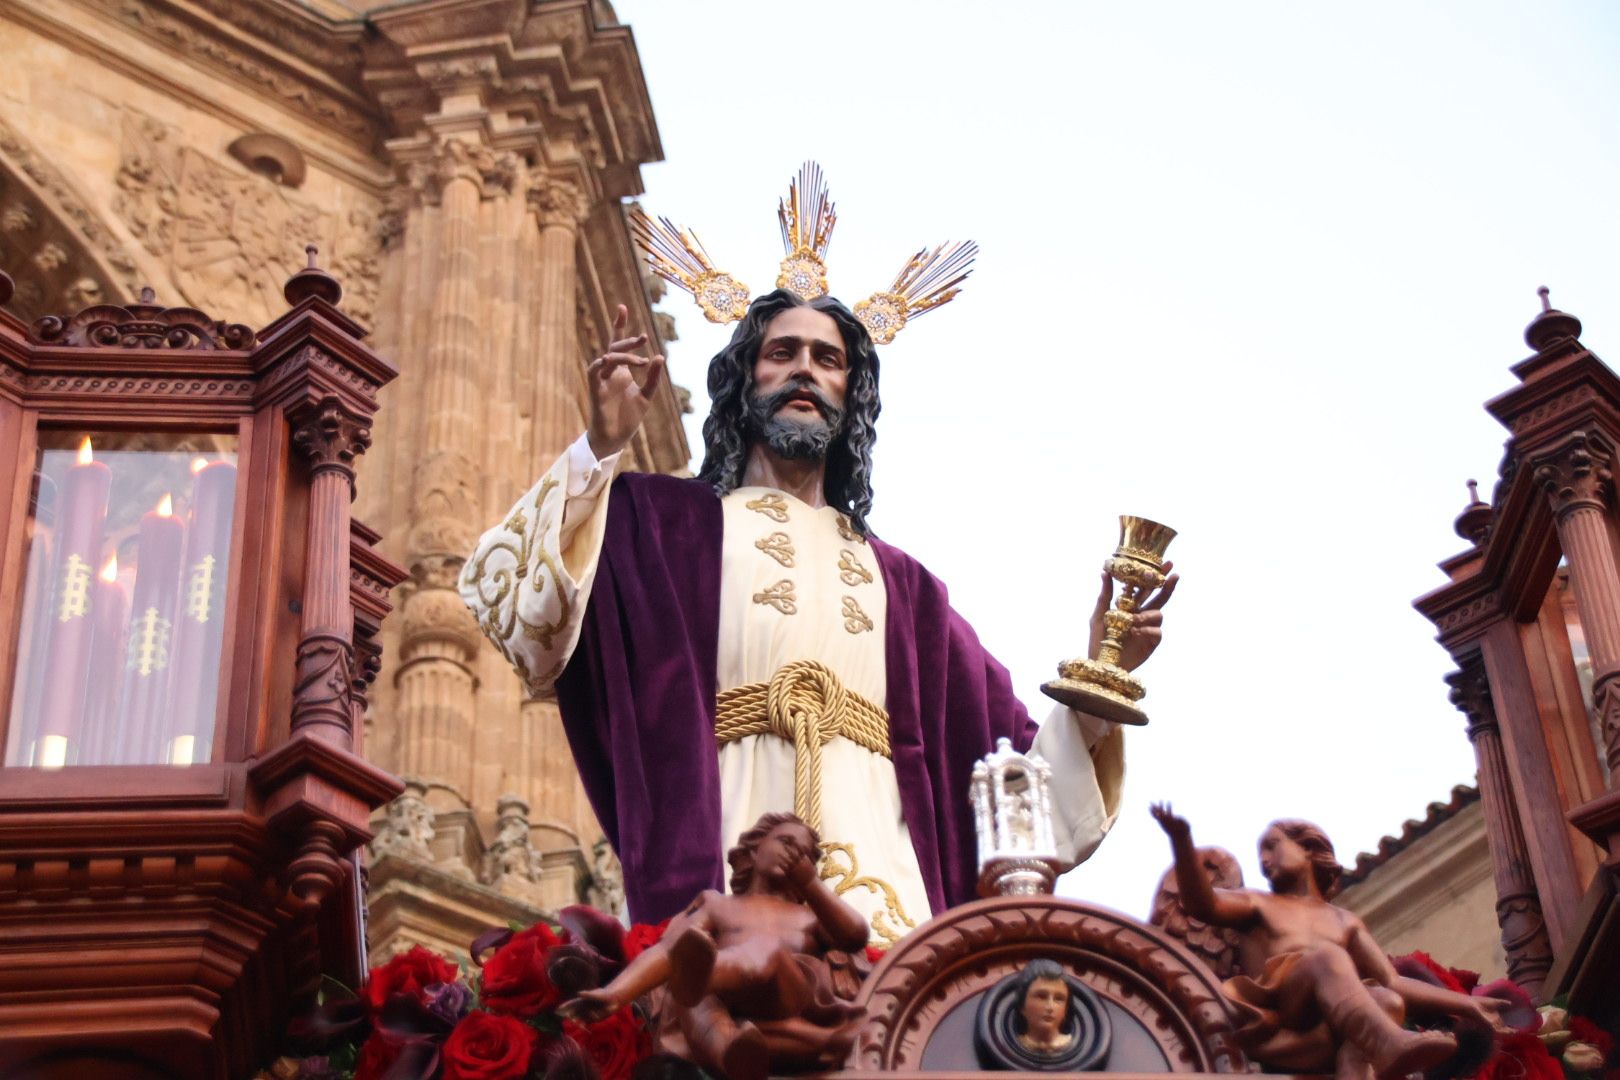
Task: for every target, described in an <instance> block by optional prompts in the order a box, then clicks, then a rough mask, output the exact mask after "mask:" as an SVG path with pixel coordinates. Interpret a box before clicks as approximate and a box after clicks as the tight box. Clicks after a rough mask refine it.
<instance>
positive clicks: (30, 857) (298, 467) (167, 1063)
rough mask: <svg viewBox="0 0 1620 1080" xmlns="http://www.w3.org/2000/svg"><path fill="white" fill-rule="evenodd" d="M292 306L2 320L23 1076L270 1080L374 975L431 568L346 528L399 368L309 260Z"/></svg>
mask: <svg viewBox="0 0 1620 1080" xmlns="http://www.w3.org/2000/svg"><path fill="white" fill-rule="evenodd" d="M12 291H13V284H12V281H11V280H10V279H9V278H7V277H5V276H4V275H3V274H0V309H3V306H4V303H5V302H6V301H8V300H9V299H10V297H11V295H12ZM285 295H286V299H287V303H288V305H289V310H288V311H287V312H286V313H285V314H284V315H282V316H281V317H280V318H279V319H277V320H276V321H275V322H273V323H271V324H270V325H268V326H266V327H264V328H263V329H261V330H257V331H255V330H252V329H250V328H248V327H245V326H239V325H232V324H227V323H224V322H220V321H216V320H214V319H212V318H211V317H210V316H208V315H205V314H204V313H203V312H201V311H197V310H193V309H190V308H165V307H163V306H162V305H160V304H158V303H156V302H155V301H154V298H153V296H152V294H151V292H150V290H147V291H145V292H144V294H143V296H142V297H141V299H140V301H139V302H138V303H133V304H128V305H125V306H117V305H107V304H104V305H98V306H95V307H91V308H87V309H85V310H84V311H80V312H78V313H76V314H70V315H67V316H60V317H59V316H48V317H46V318H42V319H39V320H38V321H36V322H34V323H33V324H32V325H31V326H28V325H24V324H23V323H21V322H20V321H19V320H17V319H15V318H14V317H12V316H11V315H10V314H9V313H7V312H6V311H4V310H0V477H5V478H7V480H8V482H9V487H8V488H5V489H4V490H3V491H0V657H3V658H4V663H3V664H0V702H4V703H5V704H6V710H5V712H4V713H3V714H0V715H3V716H4V718H5V719H4V724H3V727H0V732H3V741H0V745H3V748H4V758H3V759H0V958H3V962H0V1075H4V1076H7V1077H88V1076H95V1077H98V1078H117V1077H173V1076H197V1077H236V1076H244V1075H248V1074H249V1073H250V1072H251V1071H252V1069H253V1067H255V1066H256V1065H257V1064H259V1063H261V1062H262V1061H264V1060H265V1059H266V1058H267V1057H268V1056H269V1055H270V1054H271V1052H272V1051H273V1049H274V1047H275V1045H276V1044H277V1042H278V1041H279V1039H280V1037H281V1033H282V1032H283V1030H284V1028H285V1026H286V1022H287V1019H288V1017H289V1016H290V1015H292V1014H293V1013H295V1012H296V1011H298V1010H299V1009H301V1008H304V1007H307V1005H308V1003H309V1002H310V1001H311V1000H312V998H313V995H314V993H315V991H316V989H317V987H318V986H319V984H320V982H321V980H322V978H323V976H332V977H334V978H336V979H339V980H341V981H342V982H344V983H346V984H348V985H357V984H358V982H359V980H360V978H361V977H362V976H363V973H364V971H365V941H364V937H363V933H362V928H361V917H362V910H363V909H362V903H361V881H360V870H359V866H360V864H359V862H358V860H357V856H356V852H357V849H358V848H359V847H360V845H362V844H363V843H364V841H365V840H366V839H368V837H369V833H368V831H367V819H368V818H369V816H370V814H371V811H372V809H373V808H375V807H377V806H379V805H381V804H383V803H385V802H387V801H388V800H389V799H391V798H392V797H393V796H394V795H395V794H396V793H397V792H398V791H399V789H400V785H399V783H398V781H396V780H395V779H394V777H392V776H390V775H388V774H387V773H385V772H383V771H382V770H380V769H378V768H376V767H375V766H373V765H371V764H369V763H367V762H366V761H365V760H364V759H363V758H362V756H361V747H360V745H359V741H360V736H361V724H360V718H361V716H362V714H363V711H364V709H365V703H366V692H367V686H368V683H369V682H370V680H371V679H372V678H373V677H374V675H375V673H376V670H377V664H378V650H379V646H378V643H377V639H376V634H377V631H378V629H379V627H380V624H381V620H382V618H383V616H384V614H385V613H386V612H387V611H388V610H389V604H388V599H387V598H388V594H389V591H390V589H391V588H392V587H393V586H394V585H396V584H398V583H399V582H400V581H401V580H402V578H403V577H404V573H403V571H402V570H400V569H399V568H398V567H396V566H394V565H392V564H391V563H389V562H388V561H387V560H385V559H383V558H382V557H381V556H379V555H378V554H377V553H376V552H375V551H374V550H373V546H372V545H373V544H374V543H375V542H376V541H377V539H378V537H377V535H376V534H375V533H373V532H371V531H370V530H369V529H367V528H366V527H365V526H364V525H362V524H361V523H359V522H357V521H354V520H353V519H352V518H351V516H350V502H351V499H352V497H353V494H354V463H355V459H356V458H357V457H358V456H359V455H360V454H361V453H363V452H364V451H365V449H366V448H367V446H368V445H369V443H370V428H371V424H372V419H373V417H374V415H375V413H376V410H377V396H376V395H377V389H378V388H379V387H380V386H382V385H383V384H384V383H387V382H388V381H390V380H391V379H393V378H394V376H395V371H394V369H393V367H392V366H391V365H390V364H389V363H388V362H387V361H385V360H383V359H382V358H381V357H379V356H377V355H376V354H375V353H373V352H372V351H370V350H369V349H368V348H367V347H366V346H365V345H363V344H362V343H361V340H360V339H361V336H362V331H361V329H360V328H359V327H358V326H357V325H356V324H355V323H354V322H353V321H351V320H350V319H349V318H347V317H346V316H345V315H344V314H343V313H342V312H341V311H340V310H339V309H338V307H337V304H338V302H339V300H340V298H341V295H342V289H341V288H340V286H339V284H338V282H337V281H336V280H334V279H333V278H332V277H330V276H329V275H327V274H326V273H324V272H323V271H321V270H319V269H316V267H315V252H314V249H313V248H311V249H310V265H309V268H308V269H306V270H303V271H301V272H299V273H297V274H295V275H294V276H293V277H292V278H291V279H289V281H288V282H287V285H286V289H285Z"/></svg>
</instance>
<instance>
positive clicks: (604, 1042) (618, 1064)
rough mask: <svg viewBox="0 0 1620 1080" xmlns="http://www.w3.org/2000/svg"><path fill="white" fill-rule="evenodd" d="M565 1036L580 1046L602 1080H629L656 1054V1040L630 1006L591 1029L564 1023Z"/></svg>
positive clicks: (567, 1021)
mask: <svg viewBox="0 0 1620 1080" xmlns="http://www.w3.org/2000/svg"><path fill="white" fill-rule="evenodd" d="M563 1034H564V1035H567V1036H568V1037H569V1038H570V1039H573V1040H574V1042H576V1043H578V1044H579V1048H580V1049H581V1050H583V1051H584V1052H585V1056H586V1057H588V1058H590V1060H591V1064H593V1065H595V1066H596V1071H597V1074H598V1075H599V1076H601V1078H602V1080H629V1077H630V1070H632V1069H634V1068H635V1067H636V1065H638V1064H639V1063H640V1062H641V1060H642V1059H643V1058H645V1057H647V1055H649V1054H651V1053H652V1039H651V1037H650V1036H648V1034H647V1029H646V1028H645V1027H643V1026H642V1023H641V1021H640V1020H638V1019H637V1018H636V1014H635V1011H634V1010H632V1009H631V1008H630V1007H629V1006H626V1007H624V1008H622V1009H620V1010H619V1011H618V1012H616V1013H614V1014H613V1015H612V1016H610V1017H608V1018H607V1019H605V1020H598V1021H597V1022H596V1023H594V1024H592V1025H590V1026H589V1027H586V1026H585V1025H583V1024H576V1023H574V1021H572V1020H564V1021H563Z"/></svg>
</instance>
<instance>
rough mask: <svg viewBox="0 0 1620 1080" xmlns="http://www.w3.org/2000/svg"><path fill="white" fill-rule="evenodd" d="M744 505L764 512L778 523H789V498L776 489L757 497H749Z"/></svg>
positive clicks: (758, 511)
mask: <svg viewBox="0 0 1620 1080" xmlns="http://www.w3.org/2000/svg"><path fill="white" fill-rule="evenodd" d="M743 505H744V506H746V507H748V509H750V510H753V511H755V512H756V513H760V514H764V515H765V516H766V517H768V518H770V519H771V520H772V521H774V522H776V523H777V524H778V525H784V524H786V523H787V519H788V508H787V499H785V498H784V497H782V496H781V495H778V494H777V493H776V492H774V491H772V492H769V493H767V494H764V495H761V496H760V497H759V498H757V499H749V500H748V501H747V502H746V503H744V504H743Z"/></svg>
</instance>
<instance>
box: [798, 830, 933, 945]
mask: <svg viewBox="0 0 1620 1080" xmlns="http://www.w3.org/2000/svg"><path fill="white" fill-rule="evenodd" d="M838 856H845V857H847V858H848V859H849V865H848V866H843V865H840V862H839V859H838ZM821 880H822V881H826V882H830V883H831V888H832V891H833V893H834V894H836V895H838V896H843V895H844V894H845V893H847V892H849V891H850V890H852V889H865V890H866V891H867V892H871V893H876V894H878V895H879V896H881V897H883V909H882V910H880V911H874V912H872V931H873V933H875V934H877V936H878V937H880V938H882V939H883V940H884V941H886V942H888V943H889V944H890V945H893V944H894V943H895V942H897V941H899V940H900V939H901V938H902V937H904V936H905V933H906V931H908V930H915V929H916V928H917V924H916V923H915V922H913V921H912V920H911V917H910V916H908V915H907V914H906V909H905V908H904V907H903V906H902V905H901V903H900V897H899V896H898V895H897V894H896V893H895V891H894V886H893V885H890V884H889V883H888V882H886V881H883V880H882V879H880V878H875V877H862V876H861V864H860V863H859V862H858V861H856V858H855V845H854V844H835V843H824V844H822V845H821Z"/></svg>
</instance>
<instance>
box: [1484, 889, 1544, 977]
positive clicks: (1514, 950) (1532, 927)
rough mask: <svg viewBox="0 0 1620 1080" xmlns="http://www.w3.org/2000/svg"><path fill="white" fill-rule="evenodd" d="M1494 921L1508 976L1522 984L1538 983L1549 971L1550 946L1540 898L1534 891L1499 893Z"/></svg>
mask: <svg viewBox="0 0 1620 1080" xmlns="http://www.w3.org/2000/svg"><path fill="white" fill-rule="evenodd" d="M1496 924H1497V926H1499V927H1501V929H1502V950H1503V952H1505V953H1506V954H1507V965H1508V976H1509V977H1510V978H1512V979H1513V981H1514V982H1516V983H1518V984H1519V985H1521V986H1535V985H1540V984H1541V983H1543V982H1545V981H1546V979H1547V973H1548V972H1549V971H1551V970H1552V964H1553V954H1552V946H1551V944H1549V942H1548V938H1547V920H1546V919H1545V918H1544V917H1543V916H1542V913H1541V898H1540V897H1538V896H1537V895H1536V894H1535V893H1534V892H1521V893H1515V894H1512V895H1508V896H1501V897H1499V898H1498V899H1497V901H1496Z"/></svg>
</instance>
